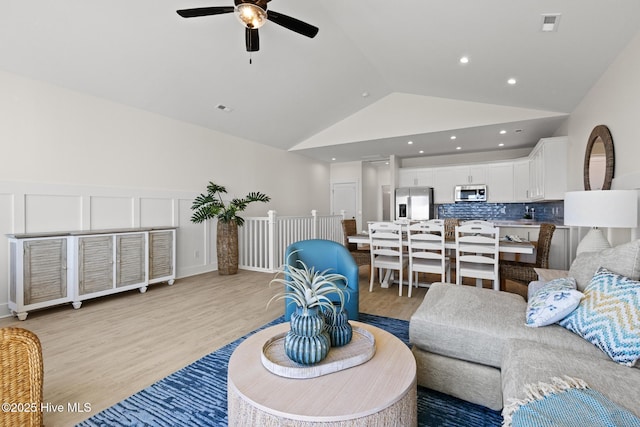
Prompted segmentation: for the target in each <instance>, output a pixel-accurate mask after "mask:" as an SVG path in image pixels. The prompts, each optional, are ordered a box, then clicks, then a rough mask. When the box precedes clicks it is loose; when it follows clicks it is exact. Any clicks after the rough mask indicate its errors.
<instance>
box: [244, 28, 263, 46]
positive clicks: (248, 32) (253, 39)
mask: <svg viewBox="0 0 640 427" xmlns="http://www.w3.org/2000/svg"><path fill="white" fill-rule="evenodd" d="M244 35H245V36H244V39H245V44H246V45H247V52H257V51H259V50H260V38H259V37H258V29H257V28H245V31H244Z"/></svg>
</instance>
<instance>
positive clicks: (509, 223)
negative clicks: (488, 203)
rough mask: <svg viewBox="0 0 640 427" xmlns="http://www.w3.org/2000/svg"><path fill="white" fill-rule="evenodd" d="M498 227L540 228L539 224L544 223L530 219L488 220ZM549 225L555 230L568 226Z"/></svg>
mask: <svg viewBox="0 0 640 427" xmlns="http://www.w3.org/2000/svg"><path fill="white" fill-rule="evenodd" d="M490 221H492V222H493V223H494V224H495V225H497V226H498V227H532V228H533V227H540V224H544V223H545V222H546V221H535V220H530V219H515V220H514V219H512V220H490ZM549 223H551V224H555V226H556V228H569V226H568V225H564V224H558V223H554V222H551V221H549Z"/></svg>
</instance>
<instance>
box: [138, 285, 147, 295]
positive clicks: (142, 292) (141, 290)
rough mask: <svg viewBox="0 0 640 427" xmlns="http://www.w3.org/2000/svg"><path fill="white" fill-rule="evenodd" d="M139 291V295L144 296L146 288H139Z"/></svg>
mask: <svg viewBox="0 0 640 427" xmlns="http://www.w3.org/2000/svg"><path fill="white" fill-rule="evenodd" d="M139 291H140V293H141V294H144V293H145V292H147V287H146V286H143V287H141V288H140V289H139Z"/></svg>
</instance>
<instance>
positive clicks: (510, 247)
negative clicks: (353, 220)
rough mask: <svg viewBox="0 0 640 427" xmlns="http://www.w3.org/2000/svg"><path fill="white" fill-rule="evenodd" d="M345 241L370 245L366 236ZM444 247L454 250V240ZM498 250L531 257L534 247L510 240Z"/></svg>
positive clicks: (353, 236)
mask: <svg viewBox="0 0 640 427" xmlns="http://www.w3.org/2000/svg"><path fill="white" fill-rule="evenodd" d="M347 239H348V240H349V243H357V244H361V245H368V244H369V243H370V240H369V235H368V234H354V235H352V236H348V237H347ZM404 244H405V245H407V246H408V245H409V242H408V241H404ZM444 247H445V248H446V249H455V248H456V242H455V240H446V241H445V242H444ZM499 250H500V252H503V253H509V254H526V255H531V254H533V252H534V250H535V246H534V245H533V243H531V242H526V241H523V242H514V241H510V240H502V239H500V244H499Z"/></svg>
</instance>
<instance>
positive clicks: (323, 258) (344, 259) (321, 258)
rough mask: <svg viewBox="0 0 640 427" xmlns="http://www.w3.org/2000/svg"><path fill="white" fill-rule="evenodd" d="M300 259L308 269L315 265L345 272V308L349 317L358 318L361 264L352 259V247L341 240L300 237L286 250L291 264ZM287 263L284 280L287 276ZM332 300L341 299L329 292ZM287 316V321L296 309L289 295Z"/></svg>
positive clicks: (286, 260) (331, 270) (330, 271)
mask: <svg viewBox="0 0 640 427" xmlns="http://www.w3.org/2000/svg"><path fill="white" fill-rule="evenodd" d="M298 260H301V261H302V262H304V263H305V264H306V265H307V266H308V267H309V268H311V267H312V266H313V267H315V268H316V270H318V271H324V270H326V269H330V270H329V271H328V273H338V274H342V275H343V276H345V277H346V278H347V289H345V291H344V292H345V301H344V304H345V308H346V310H347V314H348V315H349V319H351V320H358V313H359V311H360V308H359V290H358V289H359V288H358V274H359V273H358V265H357V264H356V262H355V261H354V260H353V257H352V256H351V254H350V253H349V250H348V249H347V248H346V247H345V246H343V245H342V244H340V243H337V242H334V241H331V240H323V239H311V240H301V241H299V242H295V243H292V244H290V245H289V246H288V247H287V251H286V253H285V262H287V263H288V265H293V266H299V264H298V263H297V261H298ZM286 272H287V269H286V266H285V279H288V278H289V277H288V275H287V274H286ZM327 296H328V297H329V298H330V299H331V300H332V301H340V299H339V297H338V295H336V294H334V295H333V297H332V296H331V294H329V295H327ZM284 302H285V309H284V310H285V311H284V317H285V320H289V319H290V318H291V314H292V313H293V312H294V311H295V309H296V306H295V304H293V303H292V304H289V303H290V302H291V300H290V299H288V298H286V299H285V300H284Z"/></svg>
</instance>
